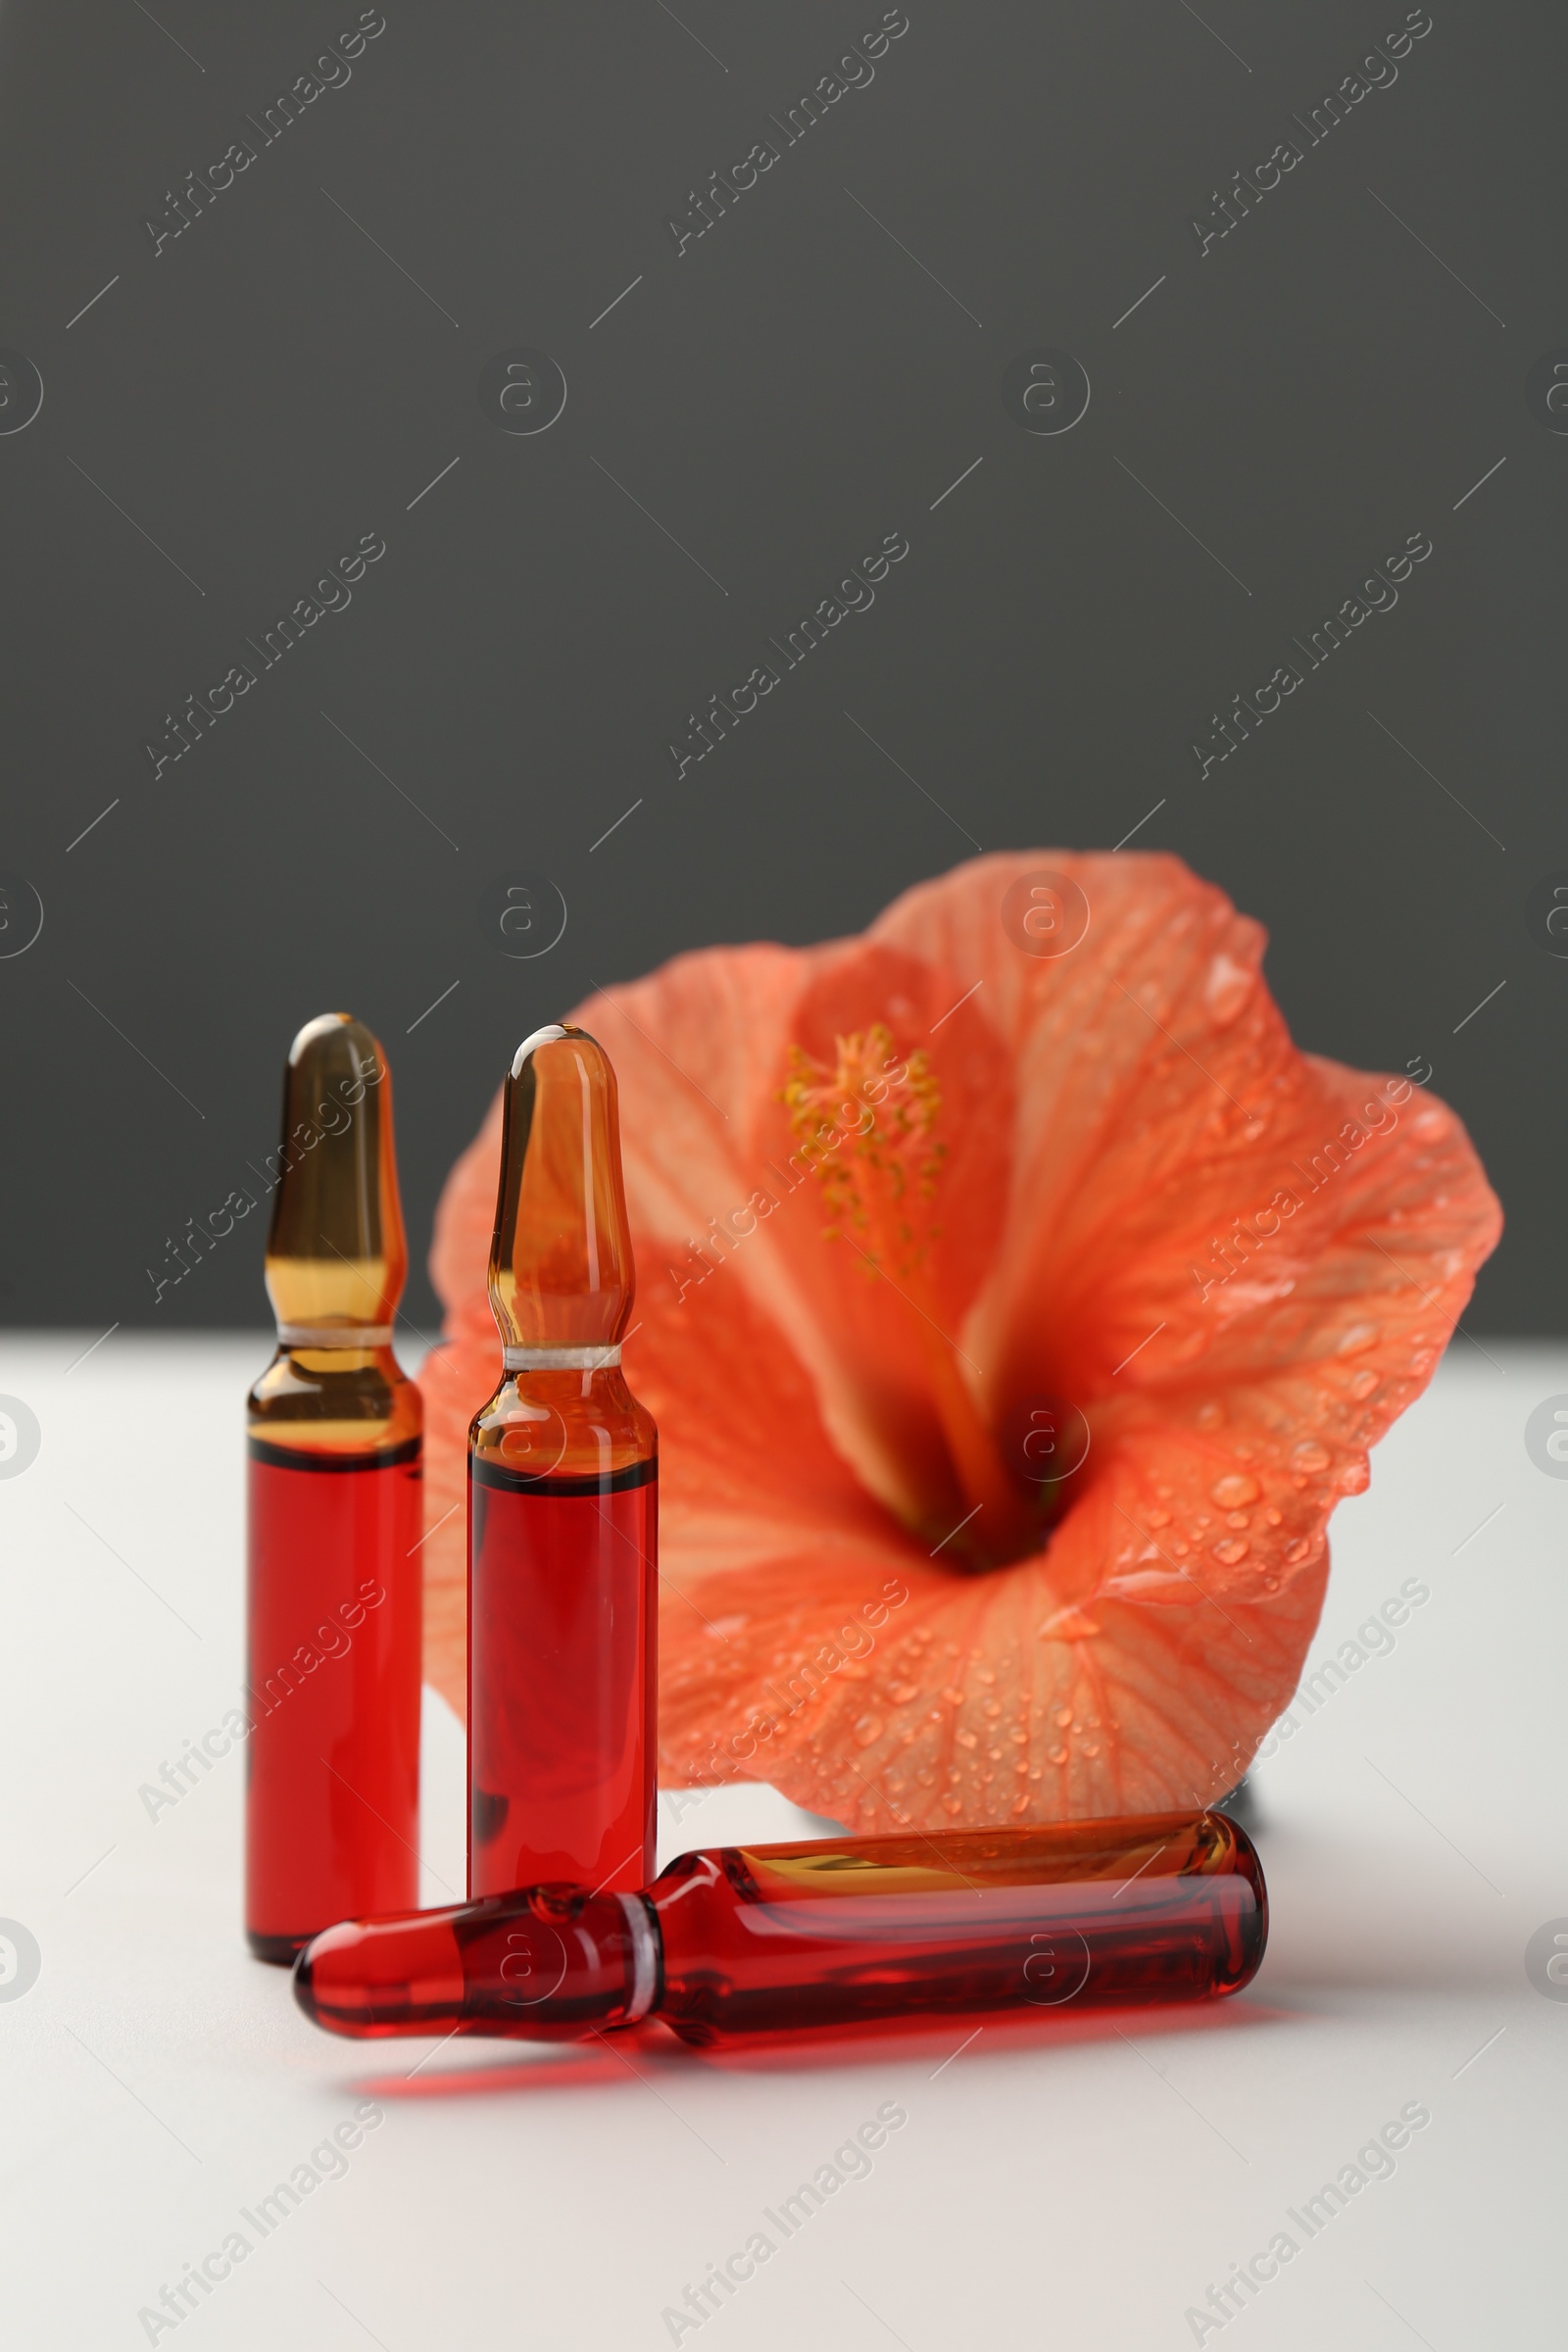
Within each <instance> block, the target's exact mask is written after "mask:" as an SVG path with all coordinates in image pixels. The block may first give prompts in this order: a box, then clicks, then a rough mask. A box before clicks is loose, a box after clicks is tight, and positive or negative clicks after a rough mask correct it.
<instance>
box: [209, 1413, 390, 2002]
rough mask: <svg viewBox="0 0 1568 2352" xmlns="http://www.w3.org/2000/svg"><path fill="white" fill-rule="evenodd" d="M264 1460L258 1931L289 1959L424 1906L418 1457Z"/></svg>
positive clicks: (251, 1825)
mask: <svg viewBox="0 0 1568 2352" xmlns="http://www.w3.org/2000/svg"><path fill="white" fill-rule="evenodd" d="M249 1450H250V1465H249V1470H250V1557H251V1579H250V1605H249V1626H248V1652H249V1677H248V1679H249V1686H250V1703H251V1712H252V1717H253V1728H252V1731H251V1735H250V1742H249V1757H250V1764H249V1778H248V1781H247V1786H246V1840H245V1923H246V1929H247V1932H248V1934H249V1937H250V1941H251V1947H252V1949H253V1950H254V1951H256V1952H257V1953H258V1954H259V1956H261V1957H263V1958H265V1959H273V1960H283V1959H289V1958H292V1956H293V1954H294V1952H296V1951H297V1950H298V1949H299V1947H300V1945H301V1943H302V1942H303V1941H304V1940H305V1938H306V1937H307V1936H311V1935H314V1934H315V1932H316V1930H317V1929H318V1928H319V1926H320V1925H321V1924H322V1923H323V1922H324V1921H327V1920H330V1919H332V1918H335V1917H337V1916H338V1915H339V1914H341V1913H342V1912H343V1911H344V1910H345V1908H347V1909H350V1910H356V1911H358V1910H369V1911H390V1910H407V1909H410V1908H411V1907H412V1906H413V1905H414V1904H415V1903H416V1902H417V1900H418V1859H417V1842H418V1808H419V1641H420V1625H419V1604H420V1579H419V1568H418V1543H419V1522H420V1485H421V1482H420V1475H419V1467H420V1466H419V1451H420V1445H419V1440H418V1439H417V1438H413V1439H409V1440H407V1441H406V1442H405V1443H404V1444H402V1445H400V1446H387V1447H382V1448H381V1449H379V1450H378V1451H371V1452H367V1453H363V1454H338V1453H333V1454H310V1453H304V1452H301V1451H298V1450H296V1449H295V1448H293V1447H285V1446H273V1445H270V1444H268V1443H267V1442H266V1441H265V1440H263V1439H259V1438H252V1439H251V1441H250V1447H249Z"/></svg>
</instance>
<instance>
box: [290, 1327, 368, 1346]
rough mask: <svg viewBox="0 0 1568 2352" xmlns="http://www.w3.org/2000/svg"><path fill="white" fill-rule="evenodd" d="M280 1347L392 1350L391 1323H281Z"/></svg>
mask: <svg viewBox="0 0 1568 2352" xmlns="http://www.w3.org/2000/svg"><path fill="white" fill-rule="evenodd" d="M277 1344H278V1346H279V1347H280V1348H390V1347H391V1345H392V1326H391V1324H390V1323H280V1324H279V1325H278V1327H277Z"/></svg>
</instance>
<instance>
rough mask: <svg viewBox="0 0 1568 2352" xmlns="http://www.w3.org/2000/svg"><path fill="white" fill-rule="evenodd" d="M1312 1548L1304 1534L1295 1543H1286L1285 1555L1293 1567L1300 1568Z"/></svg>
mask: <svg viewBox="0 0 1568 2352" xmlns="http://www.w3.org/2000/svg"><path fill="white" fill-rule="evenodd" d="M1311 1548H1312V1546H1311V1544H1309V1543H1308V1542H1307V1540H1306V1538H1305V1537H1304V1536H1298V1537H1297V1539H1296V1541H1295V1543H1294V1544H1286V1546H1285V1557H1286V1559H1287V1560H1288V1561H1289V1562H1290V1564H1291V1566H1292V1567H1293V1568H1299V1566H1300V1564H1301V1562H1302V1561H1303V1560H1304V1559H1305V1557H1306V1555H1307V1553H1308V1552H1309V1551H1310V1550H1311Z"/></svg>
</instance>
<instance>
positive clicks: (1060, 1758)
mask: <svg viewBox="0 0 1568 2352" xmlns="http://www.w3.org/2000/svg"><path fill="white" fill-rule="evenodd" d="M1046 1754H1047V1756H1048V1758H1049V1760H1050V1761H1051V1762H1052V1763H1053V1764H1065V1763H1066V1761H1067V1750H1066V1749H1065V1748H1064V1747H1063V1746H1062V1744H1061V1741H1060V1740H1057V1742H1056V1744H1055V1746H1054V1747H1052V1748H1048V1749H1047V1750H1046Z"/></svg>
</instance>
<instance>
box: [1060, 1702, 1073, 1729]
mask: <svg viewBox="0 0 1568 2352" xmlns="http://www.w3.org/2000/svg"><path fill="white" fill-rule="evenodd" d="M1071 1721H1072V1709H1071V1707H1058V1708H1057V1709H1056V1728H1057V1730H1058V1731H1063V1732H1064V1731H1065V1730H1066V1729H1067V1726H1068V1725H1069V1724H1070V1723H1071Z"/></svg>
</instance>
